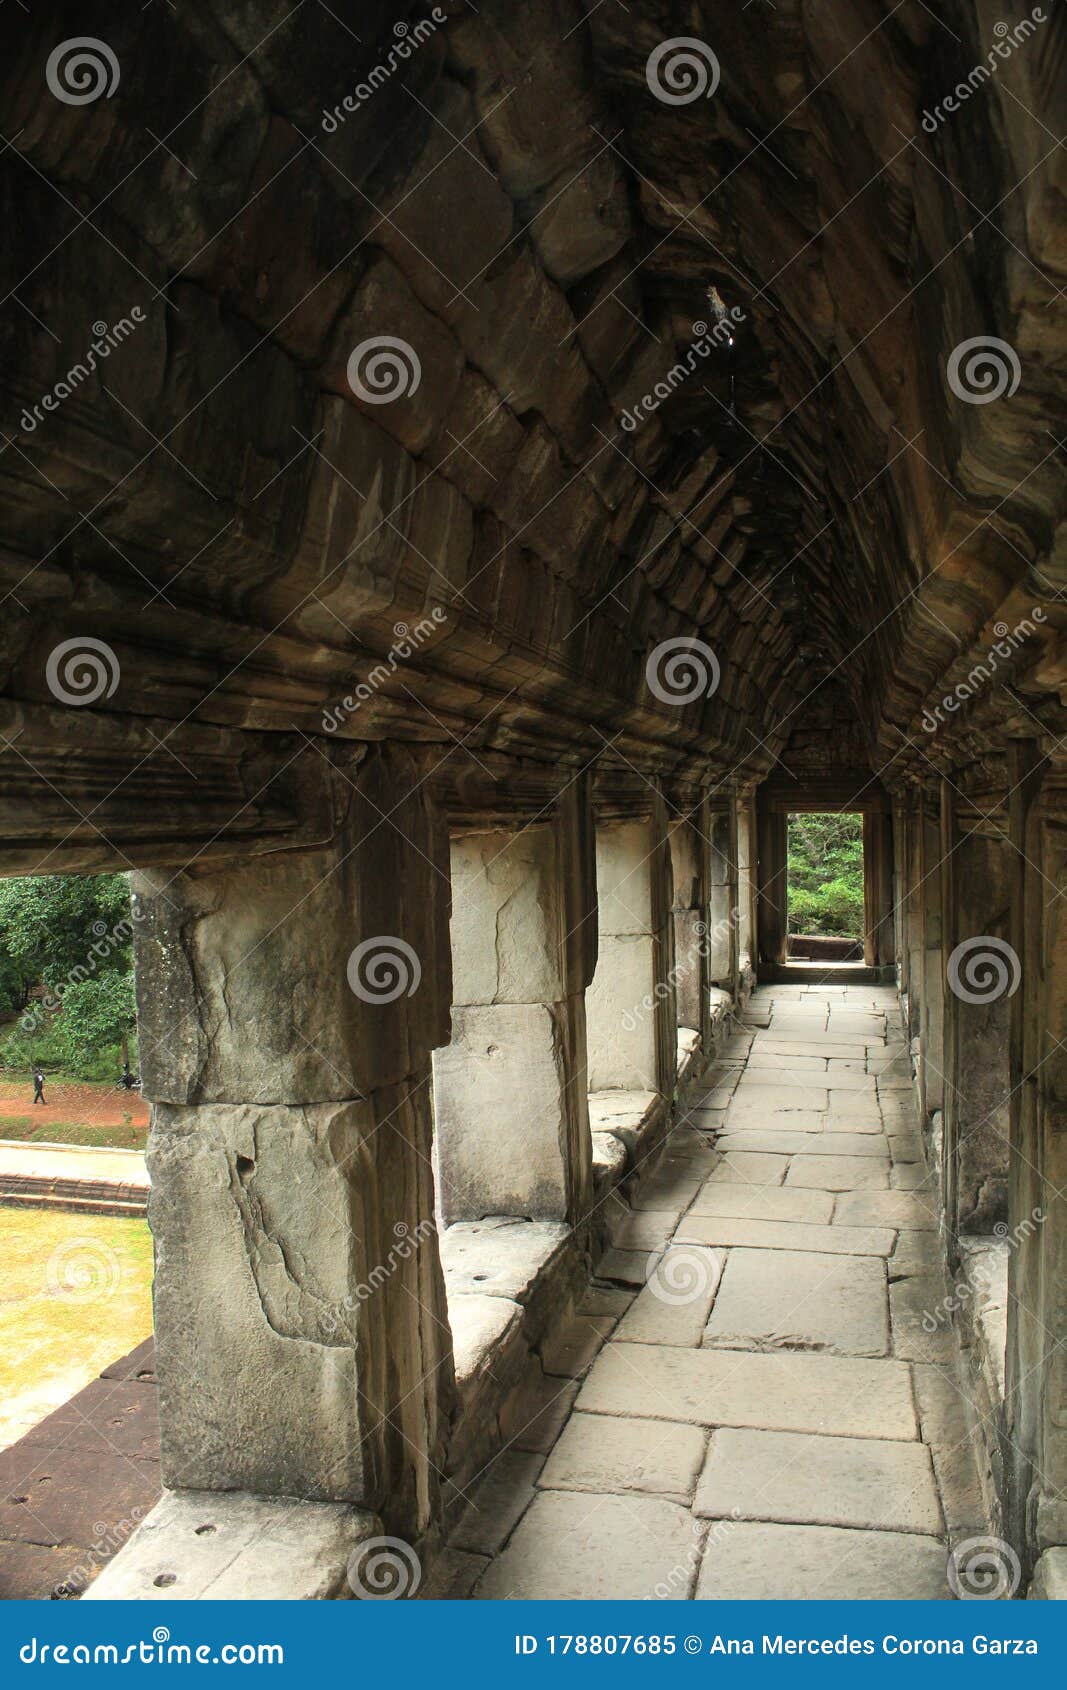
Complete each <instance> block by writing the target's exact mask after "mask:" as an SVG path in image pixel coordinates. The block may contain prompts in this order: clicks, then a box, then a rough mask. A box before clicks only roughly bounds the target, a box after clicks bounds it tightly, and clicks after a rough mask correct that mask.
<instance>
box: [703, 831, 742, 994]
mask: <svg viewBox="0 0 1067 1690" xmlns="http://www.w3.org/2000/svg"><path fill="white" fill-rule="evenodd" d="M732 822H733V812H732V809H731V808H730V806H729V805H727V806H726V807H725V808H723V809H719V810H715V811H713V812H712V814H711V815H710V816H709V818H708V838H709V841H710V851H709V864H708V944H707V951H708V981H709V983H710V984H711V985H712V986H717V987H718V988H719V989H720V991H724V992H729V993H730V995H731V996H733V994H734V993H735V992H736V990H737V847H736V836H735V834H734V830H733V826H732Z"/></svg>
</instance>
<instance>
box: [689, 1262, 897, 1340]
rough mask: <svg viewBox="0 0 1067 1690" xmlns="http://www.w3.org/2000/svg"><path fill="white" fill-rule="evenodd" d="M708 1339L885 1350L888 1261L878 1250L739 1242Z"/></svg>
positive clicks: (887, 1333) (709, 1328)
mask: <svg viewBox="0 0 1067 1690" xmlns="http://www.w3.org/2000/svg"><path fill="white" fill-rule="evenodd" d="M704 1342H705V1344H708V1345H714V1346H715V1347H716V1348H717V1349H731V1350H741V1349H744V1350H806V1351H814V1352H820V1353H823V1354H829V1355H853V1356H882V1355H885V1353H886V1351H887V1350H888V1348H889V1309H888V1299H887V1295H886V1277H885V1268H884V1267H883V1266H882V1264H881V1262H880V1261H877V1260H875V1259H874V1258H873V1257H871V1256H858V1257H855V1258H852V1257H848V1256H828V1255H818V1254H816V1253H814V1252H810V1251H800V1250H731V1251H730V1257H729V1260H728V1262H727V1264H726V1269H725V1272H724V1273H723V1278H722V1284H721V1286H720V1288H719V1292H718V1295H717V1297H716V1299H715V1306H714V1308H713V1309H712V1311H711V1317H710V1319H709V1321H708V1325H707V1329H706V1331H705V1335H704Z"/></svg>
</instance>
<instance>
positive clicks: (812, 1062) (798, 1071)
mask: <svg viewBox="0 0 1067 1690" xmlns="http://www.w3.org/2000/svg"><path fill="white" fill-rule="evenodd" d="M745 1074H746V1075H748V1076H751V1078H752V1080H753V1082H755V1083H756V1084H761V1083H767V1084H771V1083H772V1082H774V1081H777V1082H778V1083H779V1084H784V1083H785V1082H786V1081H788V1080H791V1079H801V1080H805V1081H807V1080H809V1079H811V1077H812V1076H813V1075H816V1074H819V1075H822V1076H823V1083H824V1084H825V1083H826V1080H825V1076H826V1062H825V1060H824V1058H823V1057H821V1056H785V1055H783V1054H782V1053H781V1052H779V1051H760V1052H756V1053H754V1054H753V1055H752V1056H751V1057H750V1058H749V1060H748V1064H747V1066H746V1068H745ZM764 1076H766V1080H764Z"/></svg>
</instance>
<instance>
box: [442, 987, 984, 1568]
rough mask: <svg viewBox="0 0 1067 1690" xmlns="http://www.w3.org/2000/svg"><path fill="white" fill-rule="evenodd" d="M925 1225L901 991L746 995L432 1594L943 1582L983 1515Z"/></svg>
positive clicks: (962, 1392) (931, 1203)
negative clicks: (534, 1409) (540, 1401)
mask: <svg viewBox="0 0 1067 1690" xmlns="http://www.w3.org/2000/svg"><path fill="white" fill-rule="evenodd" d="M937 1229H938V1212H937V1195H936V1181H935V1180H934V1179H933V1178H932V1177H931V1175H930V1174H929V1173H928V1172H927V1170H926V1166H925V1163H924V1160H923V1151H922V1147H921V1144H920V1138H919V1132H918V1123H917V1119H916V1112H915V1105H914V1098H913V1093H912V1089H911V1079H910V1069H909V1062H908V1055H907V1045H906V1042H905V1039H904V1034H903V1030H902V1027H901V1023H900V1016H899V1010H898V1007H897V1004H896V996H895V993H894V992H893V990H892V989H890V988H888V987H872V986H869V985H856V986H838V985H829V986H827V985H811V986H791V985H783V986H769V987H765V988H758V989H757V990H756V992H755V993H754V994H753V996H752V999H751V1001H750V1005H749V1008H748V1011H747V1012H746V1014H745V1016H744V1018H743V1019H742V1021H740V1022H738V1023H736V1024H735V1028H734V1031H733V1032H732V1034H731V1036H730V1038H729V1040H728V1041H727V1043H726V1044H725V1046H724V1047H723V1052H722V1055H721V1057H720V1059H719V1060H718V1062H717V1063H716V1064H715V1065H714V1067H713V1069H712V1070H711V1071H710V1073H709V1074H708V1075H707V1076H705V1077H704V1079H702V1080H701V1081H700V1082H699V1083H698V1084H696V1085H695V1086H694V1087H693V1088H692V1089H691V1091H690V1093H689V1095H688V1096H687V1097H686V1099H685V1100H684V1105H683V1108H682V1109H681V1111H680V1114H679V1124H678V1125H677V1126H676V1127H675V1129H674V1131H673V1132H672V1134H671V1136H670V1138H669V1140H668V1145H667V1153H666V1156H665V1158H664V1160H663V1161H662V1162H661V1164H660V1166H659V1167H658V1168H657V1170H656V1171H655V1173H654V1174H653V1175H652V1176H651V1178H650V1179H648V1180H647V1182H644V1183H642V1185H641V1187H640V1194H639V1196H638V1198H637V1201H636V1206H635V1208H634V1210H633V1212H632V1213H630V1214H628V1215H627V1216H626V1218H625V1219H624V1220H623V1223H622V1226H621V1229H620V1230H619V1232H618V1233H617V1235H616V1244H615V1247H614V1248H612V1249H611V1250H609V1251H608V1253H607V1256H606V1257H605V1259H604V1260H603V1261H602V1262H601V1264H600V1266H599V1268H598V1272H597V1282H596V1284H595V1285H594V1286H593V1288H591V1289H590V1291H589V1292H588V1294H587V1295H586V1297H585V1298H584V1300H583V1301H582V1302H581V1303H580V1305H579V1312H578V1314H577V1316H576V1317H575V1319H574V1321H573V1322H572V1324H571V1325H570V1326H569V1327H568V1328H567V1329H566V1330H565V1331H564V1332H563V1333H561V1334H560V1335H558V1336H557V1337H556V1338H555V1339H554V1340H553V1343H552V1345H551V1347H550V1349H547V1350H546V1351H545V1354H544V1365H545V1370H546V1373H547V1374H549V1375H550V1376H554V1377H555V1378H556V1380H557V1385H556V1388H555V1392H554V1394H553V1396H552V1397H551V1398H550V1400H549V1402H548V1403H546V1406H545V1409H544V1410H543V1411H542V1413H541V1414H540V1415H539V1417H538V1418H537V1419H536V1420H535V1421H533V1422H531V1423H530V1424H529V1425H526V1426H524V1427H523V1428H522V1429H521V1430H520V1431H519V1432H518V1433H517V1434H516V1435H515V1437H514V1439H513V1440H512V1443H511V1445H510V1446H509V1447H508V1448H507V1449H505V1451H504V1452H503V1453H501V1454H500V1455H499V1456H497V1458H496V1459H495V1460H494V1461H493V1463H492V1464H491V1465H490V1467H489V1468H488V1470H487V1471H486V1472H485V1473H484V1475H483V1476H482V1477H481V1478H480V1479H479V1480H478V1482H477V1484H476V1486H475V1487H473V1489H472V1490H471V1492H470V1505H469V1507H468V1508H467V1509H466V1511H465V1512H464V1514H463V1515H462V1517H461V1519H460V1521H459V1523H458V1525H457V1526H456V1528H455V1529H454V1530H453V1532H452V1533H451V1538H450V1544H451V1547H450V1550H449V1552H448V1554H447V1556H446V1566H445V1567H444V1568H442V1569H441V1572H440V1575H439V1576H440V1577H441V1578H444V1579H446V1580H448V1581H450V1582H449V1583H448V1584H447V1588H448V1589H449V1593H450V1594H452V1595H456V1594H460V1593H462V1592H463V1591H466V1592H468V1593H469V1594H470V1595H472V1596H473V1597H475V1598H520V1599H521V1598H528V1599H531V1598H549V1597H564V1598H568V1597H583V1596H594V1597H631V1598H648V1597H663V1598H666V1597H670V1598H675V1599H680V1598H683V1597H687V1596H688V1597H696V1598H698V1599H700V1598H718V1599H723V1598H740V1599H751V1598H764V1597H779V1598H815V1597H828V1596H831V1595H832V1596H834V1597H837V1598H871V1599H884V1598H890V1597H899V1598H907V1599H938V1598H943V1597H946V1596H950V1595H951V1594H953V1592H952V1590H951V1589H950V1585H949V1582H948V1577H947V1569H948V1565H949V1563H948V1551H949V1548H950V1547H957V1548H958V1547H959V1546H961V1545H962V1544H963V1543H965V1542H966V1541H967V1540H968V1539H971V1538H974V1537H980V1536H982V1535H983V1534H984V1533H988V1529H989V1522H988V1518H987V1517H986V1511H985V1504H984V1502H983V1491H982V1484H981V1476H980V1474H979V1472H978V1467H977V1456H976V1447H977V1446H976V1442H975V1429H974V1426H973V1423H972V1414H971V1409H970V1398H969V1393H968V1391H967V1389H966V1386H965V1381H964V1374H963V1372H962V1371H961V1363H960V1357H959V1353H958V1342H957V1338H956V1336H955V1333H954V1332H953V1329H952V1326H951V1323H950V1321H949V1319H948V1318H947V1314H946V1306H945V1298H946V1293H947V1290H948V1287H947V1285H946V1282H945V1276H944V1270H943V1266H942V1262H943V1255H942V1251H941V1248H940V1245H939V1241H938V1238H937ZM924 1315H926V1316H927V1321H926V1324H925V1325H924V1321H923V1316H924ZM561 1421H562V1425H560V1422H561ZM953 1573H954V1576H956V1577H957V1578H958V1577H959V1576H960V1574H959V1572H957V1571H956V1569H955V1567H953ZM441 1588H442V1586H441V1585H440V1584H439V1583H437V1584H435V1585H434V1587H433V1591H434V1593H435V1594H437V1593H440V1591H441Z"/></svg>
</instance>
